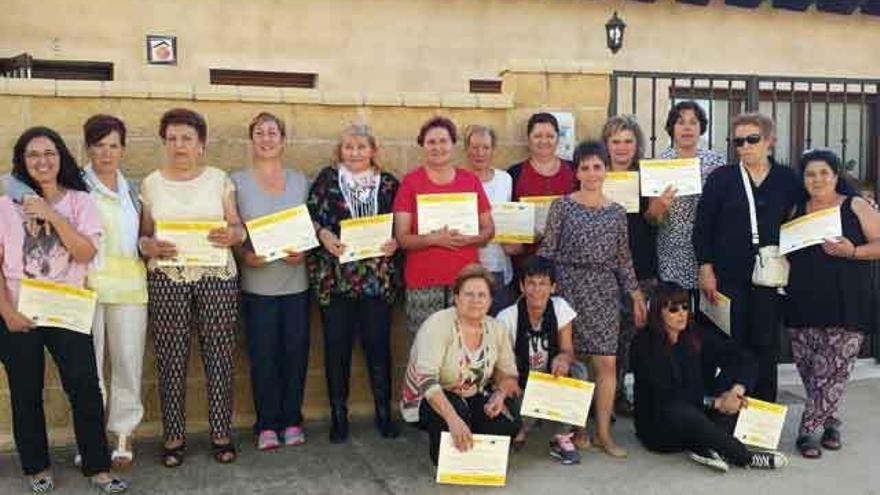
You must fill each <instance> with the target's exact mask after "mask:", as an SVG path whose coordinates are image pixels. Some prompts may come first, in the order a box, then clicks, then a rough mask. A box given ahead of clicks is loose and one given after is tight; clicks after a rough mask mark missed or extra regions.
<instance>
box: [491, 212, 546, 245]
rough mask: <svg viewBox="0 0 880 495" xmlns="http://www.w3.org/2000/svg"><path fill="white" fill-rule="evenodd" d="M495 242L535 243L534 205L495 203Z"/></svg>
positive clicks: (493, 218) (493, 213) (493, 214)
mask: <svg viewBox="0 0 880 495" xmlns="http://www.w3.org/2000/svg"><path fill="white" fill-rule="evenodd" d="M492 221H493V222H495V237H494V238H493V239H492V240H493V241H495V242H510V243H522V244H531V243H533V242H535V205H533V204H531V203H510V202H507V203H495V204H493V205H492Z"/></svg>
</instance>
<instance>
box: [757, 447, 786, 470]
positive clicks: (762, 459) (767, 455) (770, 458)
mask: <svg viewBox="0 0 880 495" xmlns="http://www.w3.org/2000/svg"><path fill="white" fill-rule="evenodd" d="M785 466H788V457H785V455H784V454H780V453H779V452H769V451H768V452H763V451H752V458H751V460H749V464H748V467H750V468H753V469H781V468H784V467H785Z"/></svg>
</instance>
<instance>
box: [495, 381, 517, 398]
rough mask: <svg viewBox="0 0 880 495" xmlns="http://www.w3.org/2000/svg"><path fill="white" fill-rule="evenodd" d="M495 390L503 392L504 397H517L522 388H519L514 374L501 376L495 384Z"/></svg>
mask: <svg viewBox="0 0 880 495" xmlns="http://www.w3.org/2000/svg"><path fill="white" fill-rule="evenodd" d="M495 388H496V390H498V391H499V392H504V396H505V397H511V398H513V397H519V395H520V394H521V393H522V390H521V389H520V388H519V381H518V380H517V379H516V377H515V376H507V377H504V378H502V379H501V380H500V381H498V382H497V383H496V384H495Z"/></svg>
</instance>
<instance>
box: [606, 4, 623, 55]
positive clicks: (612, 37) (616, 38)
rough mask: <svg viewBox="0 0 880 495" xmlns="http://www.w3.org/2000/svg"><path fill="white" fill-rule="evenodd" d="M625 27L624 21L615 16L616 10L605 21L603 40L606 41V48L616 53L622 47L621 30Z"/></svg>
mask: <svg viewBox="0 0 880 495" xmlns="http://www.w3.org/2000/svg"><path fill="white" fill-rule="evenodd" d="M624 29H626V23H625V22H623V19H621V18H620V17H618V16H617V11H616V10H615V11H614V15H612V16H611V19H608V22H606V23H605V41H606V42H607V43H608V49H609V50H611V53H617V52H618V50H620V49H621V48H622V47H623V30H624Z"/></svg>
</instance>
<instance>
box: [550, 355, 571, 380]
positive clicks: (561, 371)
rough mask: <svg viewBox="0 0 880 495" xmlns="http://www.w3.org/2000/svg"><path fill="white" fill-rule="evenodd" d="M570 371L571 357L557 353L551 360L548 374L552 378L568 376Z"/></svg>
mask: <svg viewBox="0 0 880 495" xmlns="http://www.w3.org/2000/svg"><path fill="white" fill-rule="evenodd" d="M570 371H571V356H570V355H568V354H566V353H559V354H557V355H556V357H555V358H553V362H552V363H551V364H550V372H551V373H553V376H568V373H569V372H570Z"/></svg>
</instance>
